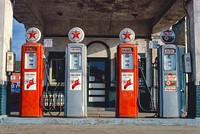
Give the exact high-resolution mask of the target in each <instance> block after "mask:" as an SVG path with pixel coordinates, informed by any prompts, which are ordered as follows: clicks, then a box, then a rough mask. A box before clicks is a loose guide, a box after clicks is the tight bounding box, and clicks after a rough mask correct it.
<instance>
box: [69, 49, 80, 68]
mask: <svg viewBox="0 0 200 134" xmlns="http://www.w3.org/2000/svg"><path fill="white" fill-rule="evenodd" d="M69 64H70V69H81V53H71V54H70V63H69Z"/></svg>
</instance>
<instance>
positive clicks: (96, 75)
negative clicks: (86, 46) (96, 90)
mask: <svg viewBox="0 0 200 134" xmlns="http://www.w3.org/2000/svg"><path fill="white" fill-rule="evenodd" d="M89 81H92V82H104V81H105V62H104V61H92V62H89Z"/></svg>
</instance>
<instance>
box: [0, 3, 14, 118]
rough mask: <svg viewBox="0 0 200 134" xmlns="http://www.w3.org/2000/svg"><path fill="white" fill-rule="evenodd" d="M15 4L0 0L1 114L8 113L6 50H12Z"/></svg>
mask: <svg viewBox="0 0 200 134" xmlns="http://www.w3.org/2000/svg"><path fill="white" fill-rule="evenodd" d="M12 26H13V5H12V3H11V1H10V0H0V61H1V62H0V115H6V92H7V80H8V77H7V75H6V52H8V51H10V50H11V43H12Z"/></svg>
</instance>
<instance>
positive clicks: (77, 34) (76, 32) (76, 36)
mask: <svg viewBox="0 0 200 134" xmlns="http://www.w3.org/2000/svg"><path fill="white" fill-rule="evenodd" d="M71 34H72V35H73V37H72V38H73V39H74V38H78V39H79V34H81V33H80V32H79V31H76V30H75V31H73V32H72V33H71Z"/></svg>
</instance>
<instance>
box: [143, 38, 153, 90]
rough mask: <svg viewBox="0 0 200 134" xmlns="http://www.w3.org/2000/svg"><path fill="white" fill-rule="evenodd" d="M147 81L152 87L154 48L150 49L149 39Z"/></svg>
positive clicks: (146, 55)
mask: <svg viewBox="0 0 200 134" xmlns="http://www.w3.org/2000/svg"><path fill="white" fill-rule="evenodd" d="M146 43H147V44H146V46H147V48H146V54H145V57H146V81H147V86H148V87H152V82H153V79H152V49H149V40H147V41H146Z"/></svg>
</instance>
